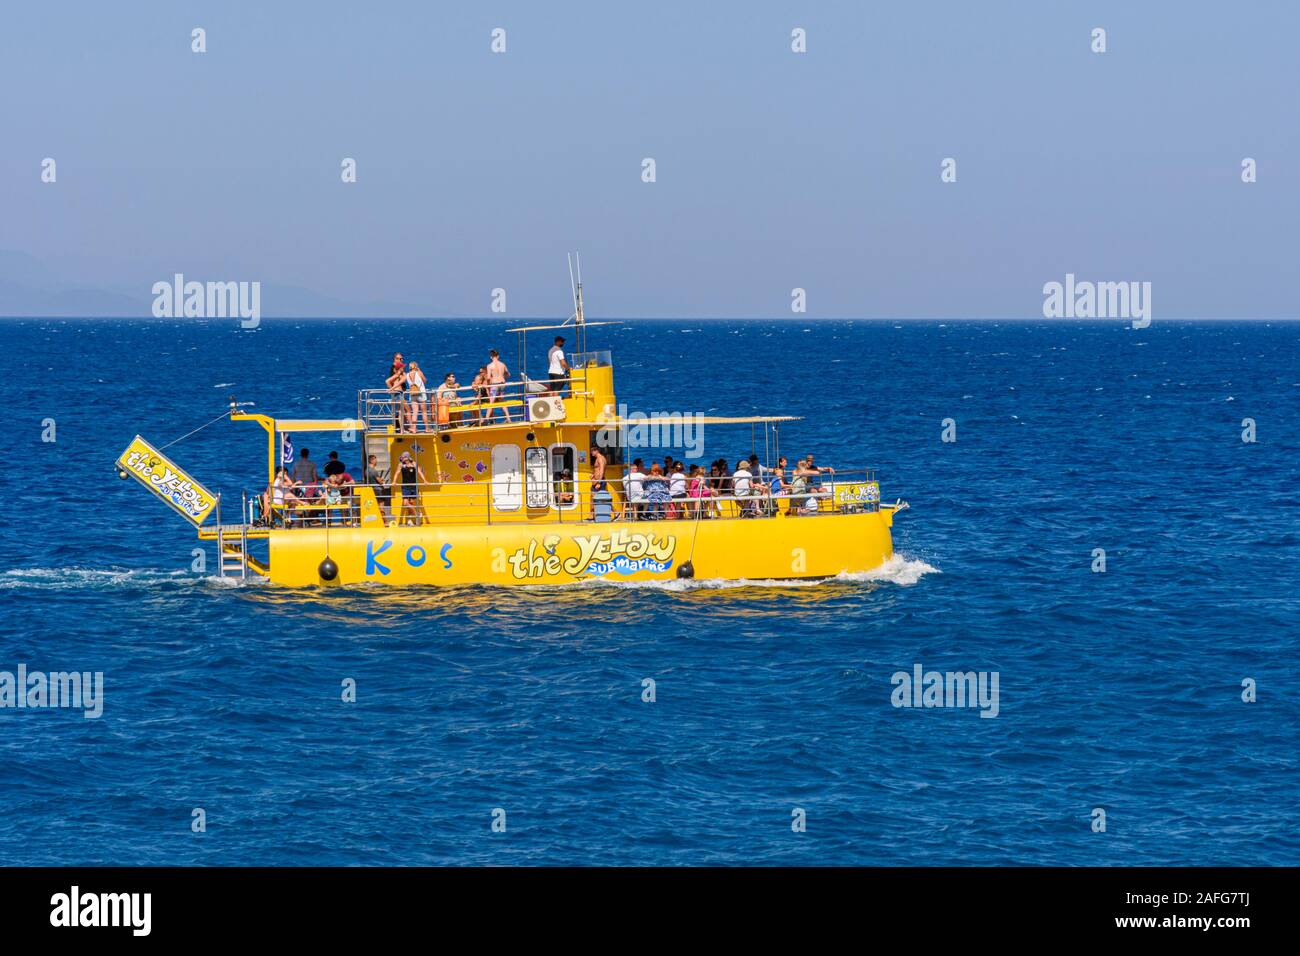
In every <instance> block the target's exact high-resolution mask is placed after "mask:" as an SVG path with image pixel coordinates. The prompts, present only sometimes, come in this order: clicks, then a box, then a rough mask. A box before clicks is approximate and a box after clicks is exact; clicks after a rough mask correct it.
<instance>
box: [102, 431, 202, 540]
mask: <svg viewBox="0 0 1300 956" xmlns="http://www.w3.org/2000/svg"><path fill="white" fill-rule="evenodd" d="M117 467H118V468H120V469H121V470H122V471H123V472H125V473H126V474H128V475H130V476H131V477H133V478H134V479H135V480H136V481H138V482H140V484H142V485H144V486H145V487H146V488H148V489H149V490H150V491H152V492H153V493H154V494H155V495H157V496H158V497H159V498H161V499H162V500H163V501H165V502H167V503H168V504H169V505H171V506H172V507H173V508H175V509H176V510H177V511H179V512H180V513H181V514H182V515H184V516H185V517H186V518H188V519H189V520H190V521H193V522H194V523H195V524H196V525H201V524H203V521H204V519H205V518H207V516H208V514H209V512H211V511H212V509H213V508H215V507H216V504H217V496H216V495H214V494H213V493H212V492H210V491H208V489H206V488H204V487H203V486H202V485H201V484H199V483H198V482H197V481H195V480H194V479H193V478H191V477H190V476H189V475H187V474H186V473H185V472H184V471H182V470H181V469H180V467H179V466H178V465H177V464H176V463H175V462H173V461H171V460H170V459H168V458H167V457H166V456H164V455H163V453H162V452H160V451H159V450H158V449H157V448H154V447H153V445H151V444H149V443H148V442H147V441H145V440H144V439H143V438H141V437H140V436H139V435H136V436H135V438H134V440H132V442H131V444H129V445H127V446H126V451H124V452H122V454H121V455H119V456H118V458H117Z"/></svg>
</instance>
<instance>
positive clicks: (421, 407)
mask: <svg viewBox="0 0 1300 956" xmlns="http://www.w3.org/2000/svg"><path fill="white" fill-rule="evenodd" d="M406 384H407V386H408V387H409V388H410V389H411V431H413V432H414V431H419V430H420V416H421V415H423V416H424V421H425V422H426V424H427V425H428V427H429V430H430V431H432V430H433V416H432V415H431V414H430V412H431V409H430V408H429V390H428V389H427V388H426V387H425V381H424V372H422V371H420V363H419V362H417V361H415V359H411V366H410V368H409V369H408V370H407V372H406Z"/></svg>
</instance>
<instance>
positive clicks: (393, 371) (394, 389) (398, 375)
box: [384, 352, 406, 432]
mask: <svg viewBox="0 0 1300 956" xmlns="http://www.w3.org/2000/svg"><path fill="white" fill-rule="evenodd" d="M384 384H385V385H387V386H388V391H389V393H390V395H391V401H392V403H393V427H394V428H396V429H397V430H398V431H399V432H400V431H404V430H405V429H404V428H403V427H402V425H403V423H404V419H405V418H406V402H405V401H404V400H403V398H402V393H403V391H404V390H405V389H406V363H405V362H403V361H402V353H401V352H395V353H393V364H392V367H390V368H389V369H388V378H386V379H384Z"/></svg>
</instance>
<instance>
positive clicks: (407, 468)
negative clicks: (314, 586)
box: [256, 435, 427, 525]
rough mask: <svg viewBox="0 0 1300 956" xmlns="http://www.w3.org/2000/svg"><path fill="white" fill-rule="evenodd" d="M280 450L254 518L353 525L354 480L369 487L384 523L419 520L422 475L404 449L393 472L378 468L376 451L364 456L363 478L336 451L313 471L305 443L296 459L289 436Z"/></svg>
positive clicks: (265, 521) (260, 521)
mask: <svg viewBox="0 0 1300 956" xmlns="http://www.w3.org/2000/svg"><path fill="white" fill-rule="evenodd" d="M284 449H285V450H284V457H283V464H281V465H280V467H279V468H278V469H277V470H276V473H275V479H274V480H273V481H272V482H271V485H270V487H269V488H267V489H266V491H264V492H262V497H261V511H260V512H259V514H258V518H257V521H256V523H258V524H269V523H271V522H272V521H274V520H275V519H276V518H277V516H278V517H279V518H281V519H283V521H284V523H285V524H299V525H320V524H325V525H356V524H357V523H358V520H357V519H358V514H359V505H358V501H357V496H356V488H357V485H358V484H363V485H368V486H369V487H371V488H373V489H374V492H375V500H376V501H377V502H378V504H379V510H380V512H381V514H382V515H383V519H384V524H388V523H389V522H390V521H392V520H393V519H394V518H395V519H396V521H397V523H398V524H419V523H420V521H419V501H418V498H419V496H418V494H417V491H418V488H419V486H420V485H421V484H424V483H426V481H427V479H426V478H425V476H424V471H423V469H421V468H420V466H419V465H417V464H416V463H415V459H414V458H413V457H412V456H411V453H410V452H409V451H404V452H402V454H401V456H400V457H399V458H398V460H397V467H396V468H395V469H393V471H392V472H389V471H388V470H386V469H383V468H380V467H379V459H378V458H377V457H376V456H374V455H371V456H369V458H368V459H367V461H366V467H365V472H364V475H363V477H362V480H361V482H358V481H357V480H356V479H355V478H353V477H352V474H351V473H350V472H349V471H348V469H347V466H346V465H345V464H344V463H343V462H342V461H341V460H340V459H339V453H338V452H336V451H332V452H330V453H329V458H328V459H326V462H325V466H324V468H322V469H320V470H319V471H318V470H317V469H316V462H314V461H313V460H312V458H311V449H308V448H304V449H303V450H302V451H301V452H300V453H299V454H298V456H297V458H296V460H295V456H294V452H293V443H292V441H291V440H290V436H288V435H286V436H285V446H284ZM394 489H396V490H397V491H398V492H400V495H401V502H400V506H399V508H398V509H397V513H396V514H394V513H393V491H394Z"/></svg>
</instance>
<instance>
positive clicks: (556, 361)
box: [546, 335, 569, 395]
mask: <svg viewBox="0 0 1300 956" xmlns="http://www.w3.org/2000/svg"><path fill="white" fill-rule="evenodd" d="M546 361H547V367H546V371H547V374H548V375H550V377H551V392H552V393H554V394H556V395H562V394H563V393H564V380H565V379H566V378H568V377H569V363H568V362H567V361H566V360H565V358H564V338H563V336H559V335H557V336H556V337H555V344H554V345H552V346H551V350H550V351H549V352H547V353H546Z"/></svg>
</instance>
